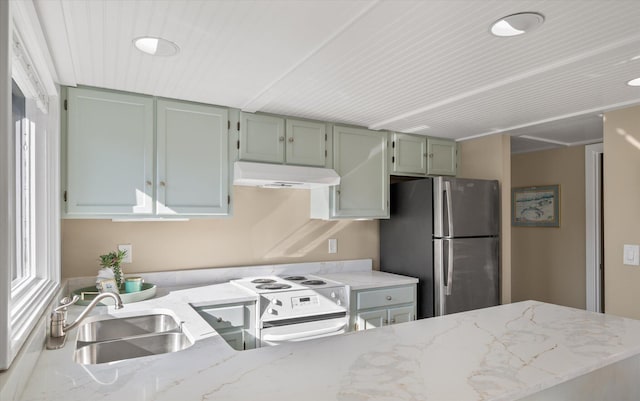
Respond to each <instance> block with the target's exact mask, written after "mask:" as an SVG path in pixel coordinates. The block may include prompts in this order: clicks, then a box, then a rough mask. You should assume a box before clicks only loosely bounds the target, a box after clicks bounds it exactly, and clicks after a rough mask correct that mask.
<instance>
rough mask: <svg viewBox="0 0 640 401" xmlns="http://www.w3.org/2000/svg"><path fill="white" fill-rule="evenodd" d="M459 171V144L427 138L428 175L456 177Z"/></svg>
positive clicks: (448, 140)
mask: <svg viewBox="0 0 640 401" xmlns="http://www.w3.org/2000/svg"><path fill="white" fill-rule="evenodd" d="M457 171H458V145H457V143H456V142H455V141H453V140H450V139H440V138H427V174H428V175H453V176H455V175H456V174H457Z"/></svg>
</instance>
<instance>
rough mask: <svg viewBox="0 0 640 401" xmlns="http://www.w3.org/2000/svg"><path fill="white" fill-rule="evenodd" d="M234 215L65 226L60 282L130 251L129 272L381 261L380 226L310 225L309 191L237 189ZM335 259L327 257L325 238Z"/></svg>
mask: <svg viewBox="0 0 640 401" xmlns="http://www.w3.org/2000/svg"><path fill="white" fill-rule="evenodd" d="M233 198H234V208H235V210H234V216H233V217H231V218H221V219H194V220H191V221H186V222H126V223H125V222H115V223H114V222H112V221H110V220H63V223H62V265H63V276H64V277H74V276H90V275H93V274H95V273H96V272H97V269H98V255H100V254H103V253H106V252H108V251H110V250H114V249H115V248H116V246H117V245H118V244H129V243H130V244H132V246H133V252H132V255H133V263H132V264H130V265H128V264H125V265H123V268H124V270H125V272H126V273H140V272H151V271H166V270H178V269H192V268H205V267H220V266H241V265H261V264H276V263H298V262H308V261H325V260H348V259H361V258H367V259H373V261H374V266H375V267H376V268H377V266H378V260H379V244H378V243H379V234H378V222H377V221H320V220H311V219H309V191H306V190H292V189H282V190H276V189H259V188H248V187H234V191H233ZM329 238H336V239H337V240H338V253H336V254H328V253H327V239H329Z"/></svg>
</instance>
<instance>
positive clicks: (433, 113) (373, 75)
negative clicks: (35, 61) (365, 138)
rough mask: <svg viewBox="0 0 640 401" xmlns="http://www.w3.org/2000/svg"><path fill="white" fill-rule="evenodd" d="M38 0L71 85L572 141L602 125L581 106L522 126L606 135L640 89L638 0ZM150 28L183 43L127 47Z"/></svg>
mask: <svg viewBox="0 0 640 401" xmlns="http://www.w3.org/2000/svg"><path fill="white" fill-rule="evenodd" d="M34 3H35V5H36V9H37V11H38V14H39V17H40V20H41V24H42V27H43V30H44V31H45V34H46V36H47V40H48V41H49V48H50V50H51V52H52V55H53V59H54V62H55V65H56V68H57V75H58V77H59V79H60V81H61V83H62V84H66V85H77V84H81V85H90V86H97V87H105V88H111V89H120V90H126V91H132V92H140V93H148V94H153V95H157V96H165V97H171V98H178V99H186V100H193V101H200V102H205V103H213V104H219V105H225V106H230V107H236V108H241V109H242V110H245V111H251V112H256V111H261V112H269V113H278V114H285V115H292V116H299V117H306V118H312V119H318V120H327V121H336V122H342V123H350V124H357V125H362V126H366V127H370V128H372V129H388V130H396V131H404V132H419V133H422V134H425V135H432V136H439V137H446V138H455V139H464V138H470V137H476V136H480V135H486V134H490V133H497V132H508V133H511V134H513V135H518V136H521V135H525V136H526V137H529V139H528V140H527V139H526V138H525V141H531V138H533V137H535V138H538V139H543V140H546V141H547V142H548V143H554V142H559V143H561V144H574V143H580V142H582V143H586V142H585V141H588V140H591V139H593V138H591V137H589V138H587V139H581V138H578V139H576V138H574V137H575V136H576V132H575V130H574V131H571V129H569V128H568V127H569V126H573V123H575V120H571V121H573V123H572V124H565V125H562V124H557V125H555V126H552V128H551V129H550V130H549V131H547V132H546V133H544V134H542V133H540V132H538V134H536V135H533V134H532V133H531V132H529V131H523V129H524V128H525V127H531V128H532V129H533V127H534V126H539V124H540V123H545V122H551V121H557V120H562V119H564V118H567V117H575V116H588V118H587V117H585V118H583V119H582V120H580V123H579V124H578V125H580V124H582V125H584V124H589V123H593V124H597V123H599V124H600V131H599V132H600V135H601V132H602V130H601V121H599V119H598V118H594V117H593V116H596V115H597V114H598V113H600V112H602V111H606V110H609V109H614V108H619V107H623V106H626V105H632V104H639V103H640V88H633V87H629V86H627V85H626V82H627V81H629V80H630V79H632V78H637V77H640V23H639V22H638V21H640V1H638V0H631V1H604V0H600V1H598V0H592V1H578V0H576V1H569V0H567V1H560V0H558V1H472V0H469V1H312V0H307V1H199V0H154V1H148V0H144V1H142V0H140V1H135V0H130V1H123V0H34ZM521 11H536V12H539V13H541V14H543V15H544V16H545V18H546V20H545V23H544V24H543V25H542V26H541V27H540V28H538V29H537V30H535V31H533V32H531V33H529V34H526V35H522V36H518V37H512V38H498V37H494V36H492V35H491V34H490V33H489V26H490V24H491V23H492V22H494V21H495V20H497V19H499V18H500V17H502V16H505V15H508V14H512V13H516V12H521ZM139 36H159V37H163V38H165V39H168V40H171V41H173V42H175V43H177V44H178V45H179V46H180V52H179V53H178V55H177V56H174V57H153V56H149V55H145V54H142V53H140V52H138V51H137V50H136V49H135V48H134V47H133V45H132V40H133V39H134V38H136V37H139ZM421 126H427V127H428V128H424V129H420V130H416V127H421ZM545 126H546V124H545ZM539 127H541V126H539ZM582 129H583V130H584V129H586V128H584V127H582ZM523 132H524V133H523ZM578 136H579V135H578ZM597 139H598V138H596V139H595V140H597ZM523 143H524V142H523Z"/></svg>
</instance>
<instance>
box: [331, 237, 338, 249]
mask: <svg viewBox="0 0 640 401" xmlns="http://www.w3.org/2000/svg"><path fill="white" fill-rule="evenodd" d="M329 253H338V240H337V239H335V238H329Z"/></svg>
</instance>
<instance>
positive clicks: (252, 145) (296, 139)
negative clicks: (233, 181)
mask: <svg viewBox="0 0 640 401" xmlns="http://www.w3.org/2000/svg"><path fill="white" fill-rule="evenodd" d="M325 158H326V126H325V124H324V123H318V122H313V121H306V120H296V119H286V120H285V119H284V118H281V117H275V116H267V115H262V114H251V113H242V116H241V121H240V160H245V161H255V162H267V163H279V164H282V163H286V164H297V165H301V166H312V167H324V165H325Z"/></svg>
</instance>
